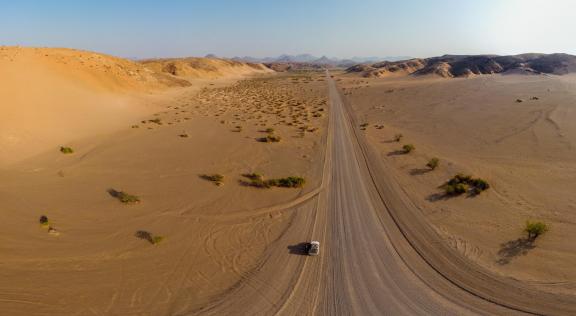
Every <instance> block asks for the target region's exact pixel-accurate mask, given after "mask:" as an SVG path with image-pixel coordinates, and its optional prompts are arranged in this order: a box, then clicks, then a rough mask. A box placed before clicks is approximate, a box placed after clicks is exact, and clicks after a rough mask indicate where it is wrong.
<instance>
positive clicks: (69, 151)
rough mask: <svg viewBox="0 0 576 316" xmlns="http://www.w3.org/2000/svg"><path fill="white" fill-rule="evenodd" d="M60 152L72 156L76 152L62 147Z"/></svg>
mask: <svg viewBox="0 0 576 316" xmlns="http://www.w3.org/2000/svg"><path fill="white" fill-rule="evenodd" d="M60 152H61V153H63V154H72V153H74V150H73V149H72V148H70V147H60Z"/></svg>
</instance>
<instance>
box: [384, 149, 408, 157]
mask: <svg viewBox="0 0 576 316" xmlns="http://www.w3.org/2000/svg"><path fill="white" fill-rule="evenodd" d="M405 154H406V152H405V151H404V150H394V151H391V152H389V153H388V156H400V155H405Z"/></svg>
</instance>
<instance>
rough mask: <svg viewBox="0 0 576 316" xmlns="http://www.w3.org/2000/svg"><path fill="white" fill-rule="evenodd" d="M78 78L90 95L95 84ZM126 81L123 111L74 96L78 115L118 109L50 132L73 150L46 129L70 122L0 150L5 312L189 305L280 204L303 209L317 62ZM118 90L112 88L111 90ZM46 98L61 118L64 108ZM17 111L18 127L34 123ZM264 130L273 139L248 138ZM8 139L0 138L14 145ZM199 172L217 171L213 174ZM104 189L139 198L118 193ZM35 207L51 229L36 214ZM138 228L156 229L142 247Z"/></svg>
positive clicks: (284, 213) (311, 161) (268, 225)
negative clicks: (154, 86) (253, 178)
mask: <svg viewBox="0 0 576 316" xmlns="http://www.w3.org/2000/svg"><path fill="white" fill-rule="evenodd" d="M52 82H53V84H56V83H54V82H56V81H52ZM57 86H58V87H59V88H60V87H65V89H68V86H70V85H69V82H66V84H60V85H57ZM46 89H49V87H48V88H46ZM65 89H64V90H65ZM89 90H90V93H91V95H92V96H93V95H107V94H108V93H109V92H108V90H105V91H104V92H102V91H100V92H101V93H96V92H94V91H93V90H94V89H93V88H90V89H89ZM130 91H131V92H130V93H131V95H130V96H129V97H127V98H130V100H131V102H132V101H133V102H134V103H133V104H130V103H126V104H123V107H125V108H126V109H127V110H126V111H125V112H121V113H120V114H119V112H118V110H117V108H112V109H110V108H107V107H102V108H98V109H96V110H95V111H93V110H94V109H93V107H91V104H89V103H88V104H87V103H83V104H82V106H83V107H85V108H83V110H82V111H79V113H80V112H82V113H84V114H83V115H84V116H85V117H91V121H94V122H99V121H100V120H109V119H115V118H116V117H117V116H119V115H120V116H122V119H118V122H117V123H115V124H102V126H99V127H98V128H96V129H95V130H93V131H89V132H85V133H81V134H80V135H73V136H74V137H69V138H66V139H65V141H64V140H62V141H61V142H62V143H61V144H62V145H65V146H69V147H71V148H73V150H74V153H73V154H63V153H61V152H60V151H59V146H60V142H58V143H57V142H55V141H54V140H55V139H63V138H60V137H61V136H62V135H70V134H71V130H64V131H59V130H57V129H54V130H52V129H48V128H38V131H42V132H43V133H37V135H41V136H42V137H44V136H45V137H47V139H49V140H51V141H50V142H47V143H46V144H45V147H42V148H41V149H38V148H37V147H36V144H42V143H44V142H46V141H45V140H42V139H41V140H36V138H34V139H35V141H36V142H37V143H33V144H32V143H30V144H31V145H30V146H31V147H33V148H34V150H31V151H30V152H26V153H25V154H21V155H19V156H18V157H17V158H14V157H13V158H12V159H7V160H5V161H2V164H1V165H0V174H1V176H2V178H4V179H5V181H2V183H1V184H0V199H1V200H2V205H3V207H2V212H3V215H4V217H5V218H6V219H7V221H8V225H6V227H5V228H4V229H3V231H2V233H0V240H2V242H1V243H0V244H1V245H0V248H1V249H0V253H1V255H0V256H1V259H0V262H1V263H0V264H1V266H2V269H1V270H2V271H1V272H0V280H1V282H0V283H1V284H2V286H1V289H0V293H2V295H1V297H0V306H1V308H2V310H3V311H4V312H5V313H7V314H10V315H45V314H52V315H54V314H60V315H87V314H96V315H98V314H117V315H130V314H137V315H168V314H177V313H181V312H185V311H189V310H192V309H197V308H199V307H201V306H203V305H204V304H206V303H208V302H210V301H213V300H216V299H217V298H218V297H219V296H220V295H222V294H223V292H224V291H226V290H227V289H229V288H231V287H233V286H234V285H235V284H236V283H238V282H239V281H240V280H242V279H243V278H246V277H247V276H248V275H249V274H250V271H251V269H253V268H254V266H255V264H257V260H258V259H259V258H260V257H261V255H262V253H263V252H264V251H265V250H266V248H267V246H268V245H269V243H271V242H272V241H274V240H276V239H277V238H279V236H281V235H282V234H283V232H284V231H285V230H286V229H287V227H289V225H290V224H291V221H292V219H293V215H294V212H296V211H306V209H302V208H292V206H294V205H296V204H298V203H300V202H302V201H305V200H306V199H308V197H309V196H311V195H313V194H315V192H316V190H317V187H318V186H319V183H320V180H321V172H322V170H321V168H322V161H321V152H322V147H323V145H322V138H323V135H324V133H325V130H326V116H325V115H324V113H325V111H326V109H327V108H326V85H325V82H324V79H323V74H311V75H308V74H300V75H267V76H266V77H257V78H251V79H245V80H241V81H236V80H198V81H196V82H193V84H192V87H188V88H177V89H176V90H170V91H168V92H154V93H153V94H150V93H149V92H148V91H151V90H148V89H143V90H142V91H140V92H138V91H137V90H130ZM135 91H136V92H135ZM67 94H68V91H67V90H66V91H65V93H64V92H63V94H62V95H67ZM119 95H122V96H123V95H125V94H114V99H115V100H117V99H116V98H117V97H118V96H119ZM82 100H85V98H84V97H82ZM134 100H136V101H134ZM97 101H98V102H97ZM26 102H29V100H26ZM57 103H58V102H48V101H46V103H45V105H46V106H48V105H52V104H56V105H55V106H58V104H57ZM96 103H97V105H100V104H102V101H101V100H99V99H98V100H95V105H96ZM104 103H105V102H104ZM70 108H71V107H70V104H68V109H70ZM7 109H8V110H10V109H11V108H8V107H7V108H6V109H4V108H3V111H6V110H7ZM57 110H58V112H57V113H59V114H58V115H60V116H62V115H64V116H65V118H69V117H68V116H67V115H68V114H67V113H68V110H67V109H60V108H58V109H57ZM26 111H27V110H22V113H24V114H25V113H26ZM50 112H51V111H50ZM62 113H64V114H62ZM99 113H100V114H101V116H100V115H99ZM18 118H19V119H20V120H19V121H18V123H19V124H20V125H22V126H23V128H27V127H29V124H31V125H32V126H35V124H36V123H37V122H39V121H41V120H34V121H29V120H27V119H21V118H20V117H18ZM71 118H73V116H72V117H71ZM76 124H82V123H76ZM95 124H96V123H95ZM14 125H18V124H14ZM104 125H105V126H104ZM239 126H240V127H239ZM267 128H273V129H274V132H273V133H272V134H273V135H275V136H280V137H281V141H280V142H278V143H264V142H259V141H258V139H259V138H262V137H265V136H266V135H267V134H268V133H267V132H264V131H263V130H265V129H267ZM73 130H75V129H72V131H73ZM52 133H54V134H52ZM44 134H45V135H44ZM2 135H6V133H4V131H3V133H2ZM17 148H18V147H12V148H11V152H13V153H15V154H14V155H15V156H16V154H17V153H18V151H17ZM18 154H19V153H18ZM5 157H6V156H3V158H5ZM249 172H258V173H261V174H263V175H264V176H265V177H267V178H281V177H286V176H301V177H304V178H305V179H306V180H307V182H306V184H305V186H304V187H303V188H301V189H288V188H271V189H258V188H254V187H249V186H245V185H242V183H241V181H242V180H245V178H244V177H242V174H244V173H249ZM202 174H221V175H223V176H224V181H223V183H224V184H223V185H221V186H217V185H215V184H214V183H212V182H210V181H207V180H204V179H202V178H201V177H200V176H201V175H202ZM110 189H114V190H118V191H125V192H127V193H129V194H133V195H136V196H138V197H139V199H140V200H141V201H140V202H139V203H135V204H129V205H127V204H123V203H121V202H120V201H119V200H118V199H116V198H114V197H113V196H112V195H111V194H110V193H109V192H108V190H110ZM41 215H46V216H47V217H48V219H49V222H50V226H51V227H53V228H55V229H56V231H55V232H54V233H53V234H51V233H49V232H48V229H47V227H43V226H42V225H40V224H39V218H40V216H41ZM138 231H146V232H148V233H150V234H151V235H152V236H162V237H164V239H163V240H162V241H161V242H160V243H158V244H155V245H153V244H151V243H150V242H149V241H148V240H146V239H145V238H139V237H138V236H137V232H138ZM140 236H141V237H142V236H143V235H142V233H140Z"/></svg>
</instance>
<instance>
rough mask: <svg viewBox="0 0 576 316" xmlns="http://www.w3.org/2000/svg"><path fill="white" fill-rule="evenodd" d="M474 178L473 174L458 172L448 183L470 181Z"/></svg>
mask: <svg viewBox="0 0 576 316" xmlns="http://www.w3.org/2000/svg"><path fill="white" fill-rule="evenodd" d="M471 179H472V176H470V175H466V174H463V173H458V174H457V175H455V176H454V177H452V179H450V180H448V184H450V185H454V184H458V183H468V182H469V181H470V180H471Z"/></svg>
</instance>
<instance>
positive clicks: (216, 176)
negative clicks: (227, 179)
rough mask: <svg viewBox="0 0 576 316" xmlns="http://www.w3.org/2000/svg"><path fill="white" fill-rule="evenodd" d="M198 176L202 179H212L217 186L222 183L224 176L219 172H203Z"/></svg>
mask: <svg viewBox="0 0 576 316" xmlns="http://www.w3.org/2000/svg"><path fill="white" fill-rule="evenodd" d="M200 177H201V178H202V179H204V180H208V181H212V182H214V184H215V185H218V186H220V185H222V184H224V176H223V175H221V174H217V173H216V174H203V175H201V176H200Z"/></svg>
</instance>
